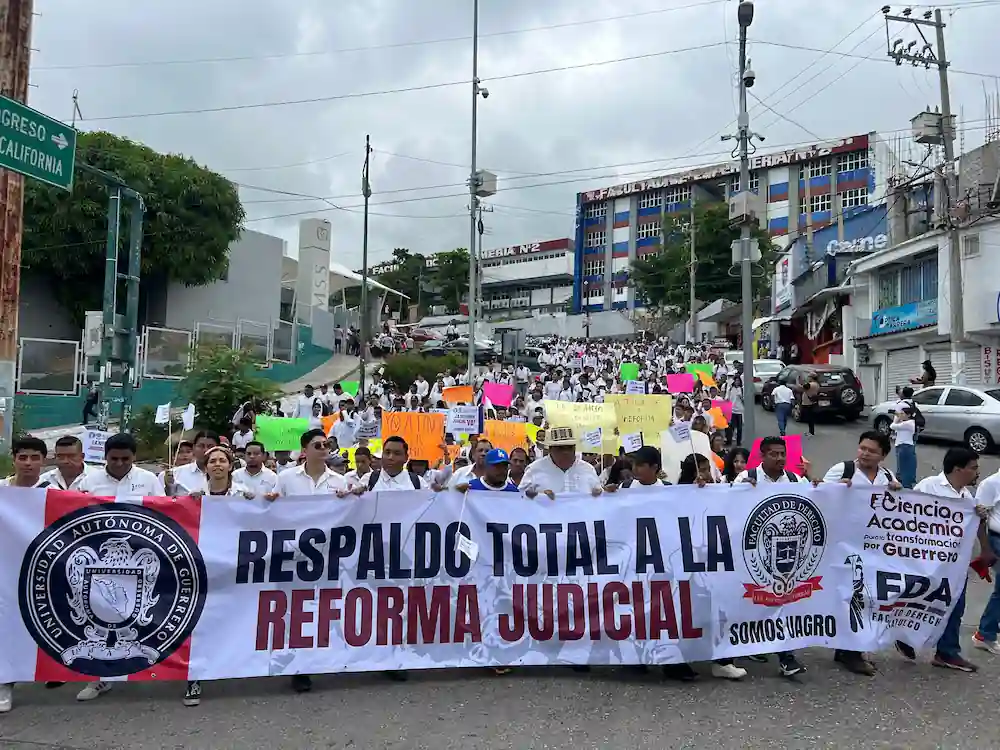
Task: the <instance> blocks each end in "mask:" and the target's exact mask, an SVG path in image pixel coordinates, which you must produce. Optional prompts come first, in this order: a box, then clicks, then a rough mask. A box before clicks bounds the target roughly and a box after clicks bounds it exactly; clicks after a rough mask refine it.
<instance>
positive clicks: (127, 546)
mask: <svg viewBox="0 0 1000 750" xmlns="http://www.w3.org/2000/svg"><path fill="white" fill-rule="evenodd" d="M977 524H978V519H977V518H976V517H975V514H974V513H973V509H972V507H971V504H970V505H969V506H968V507H966V506H965V505H963V504H962V502H961V501H957V500H955V501H952V500H948V499H942V498H935V497H929V496H926V495H920V494H916V493H912V492H900V493H895V492H885V491H884V490H883V491H872V490H871V489H869V490H868V491H865V490H861V489H849V488H847V487H845V486H843V485H830V486H820V487H819V488H812V487H811V486H802V487H798V486H792V485H787V486H785V485H779V486H777V487H774V486H770V487H761V488H753V487H750V486H749V485H741V486H736V487H728V486H725V487H707V488H704V489H699V488H697V487H663V488H640V489H639V490H634V489H630V490H623V491H620V492H618V493H616V494H608V495H603V496H601V497H600V498H597V499H595V498H592V497H590V496H586V497H583V496H572V495H565V496H557V497H556V499H555V500H554V501H553V500H549V499H548V498H546V497H544V496H540V497H539V498H538V499H535V500H528V499H526V498H524V497H521V496H519V495H517V494H514V493H469V495H468V497H467V499H464V500H463V496H462V495H460V494H456V493H448V492H443V493H437V494H435V493H432V492H428V491H415V492H386V493H378V494H375V493H369V494H367V495H364V496H362V497H360V498H359V497H352V498H350V499H343V500H341V499H337V498H336V497H332V496H331V497H328V498H326V497H309V498H282V499H279V500H276V501H274V502H273V503H269V502H267V501H264V500H259V501H258V500H243V499H237V498H203V499H200V500H199V499H193V498H176V499H175V498H161V497H154V498H135V499H134V500H131V501H128V502H122V501H118V502H115V501H113V500H112V499H109V498H100V497H92V496H89V495H83V494H79V493H75V492H63V491H58V490H42V489H36V490H25V489H9V488H3V489H0V628H2V632H3V633H4V644H3V648H2V649H0V682H27V681H35V680H58V681H68V680H91V679H95V678H102V679H118V680H124V679H127V680H184V679H202V680H206V679H222V678H235V677H258V676H268V675H283V674H297V673H306V674H318V673H326V672H334V673H335V672H356V671H369V670H371V671H381V670H392V669H429V668H440V667H493V666H520V665H533V666H538V665H568V664H594V665H600V664H609V665H618V664H666V663H677V662H696V661H706V660H710V659H720V658H727V657H737V656H745V655H750V654H757V653H771V652H776V651H787V650H792V649H798V648H802V647H806V646H822V647H827V648H843V649H850V650H854V651H875V650H879V649H882V648H886V647H888V646H890V645H891V644H892V643H893V641H895V640H897V639H898V640H902V641H905V642H907V643H909V644H910V645H912V646H914V647H915V648H924V647H928V646H931V645H933V643H934V642H935V641H936V639H937V638H938V636H939V635H940V633H941V631H942V629H943V627H944V623H945V621H946V619H947V617H948V614H949V612H950V611H951V609H952V607H953V605H954V602H955V601H956V600H957V598H958V596H959V595H960V594H961V591H962V588H963V587H964V586H965V579H966V572H967V567H968V564H969V560H970V558H971V555H972V550H973V544H974V539H975V531H976V528H977ZM460 537H466V538H468V539H470V540H472V542H474V543H475V544H474V545H469V544H467V543H466V542H465V541H464V540H463V542H462V547H463V551H460V550H459V549H458V542H459V539H460ZM476 547H478V549H476ZM470 554H471V555H472V556H473V557H474V558H475V559H471V558H470V556H469V555H470Z"/></svg>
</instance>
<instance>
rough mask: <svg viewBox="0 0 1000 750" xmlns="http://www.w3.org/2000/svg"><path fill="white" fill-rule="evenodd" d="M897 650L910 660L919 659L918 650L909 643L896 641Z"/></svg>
mask: <svg viewBox="0 0 1000 750" xmlns="http://www.w3.org/2000/svg"><path fill="white" fill-rule="evenodd" d="M896 650H897V651H898V652H899V653H900V654H902V655H903V656H905V657H906V658H907V659H909V660H910V661H916V660H917V652H916V650H915V649H914V648H913V646H911V645H910V644H909V643H903V642H902V641H896Z"/></svg>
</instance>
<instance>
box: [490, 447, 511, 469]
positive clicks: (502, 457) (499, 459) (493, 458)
mask: <svg viewBox="0 0 1000 750" xmlns="http://www.w3.org/2000/svg"><path fill="white" fill-rule="evenodd" d="M485 460H486V463H487V465H489V466H495V465H496V464H509V463H510V456H508V455H507V451H505V450H504V449H503V448H494V449H493V450H491V451H489V452H488V453H487V454H486V459H485Z"/></svg>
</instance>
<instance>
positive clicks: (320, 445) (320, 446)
mask: <svg viewBox="0 0 1000 750" xmlns="http://www.w3.org/2000/svg"><path fill="white" fill-rule="evenodd" d="M309 447H310V448H315V449H316V450H323V449H325V448H329V447H330V443H329V441H327V440H324V441H323V442H322V443H310V444H309Z"/></svg>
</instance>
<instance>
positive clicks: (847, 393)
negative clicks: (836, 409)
mask: <svg viewBox="0 0 1000 750" xmlns="http://www.w3.org/2000/svg"><path fill="white" fill-rule="evenodd" d="M857 401H858V392H857V390H855V389H854V388H851V387H850V386H845V387H844V388H843V389H842V390H841V391H840V403H842V404H843V405H844V406H846V407H848V408H850V407H852V406H853V405H854V404H856V403H857Z"/></svg>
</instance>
